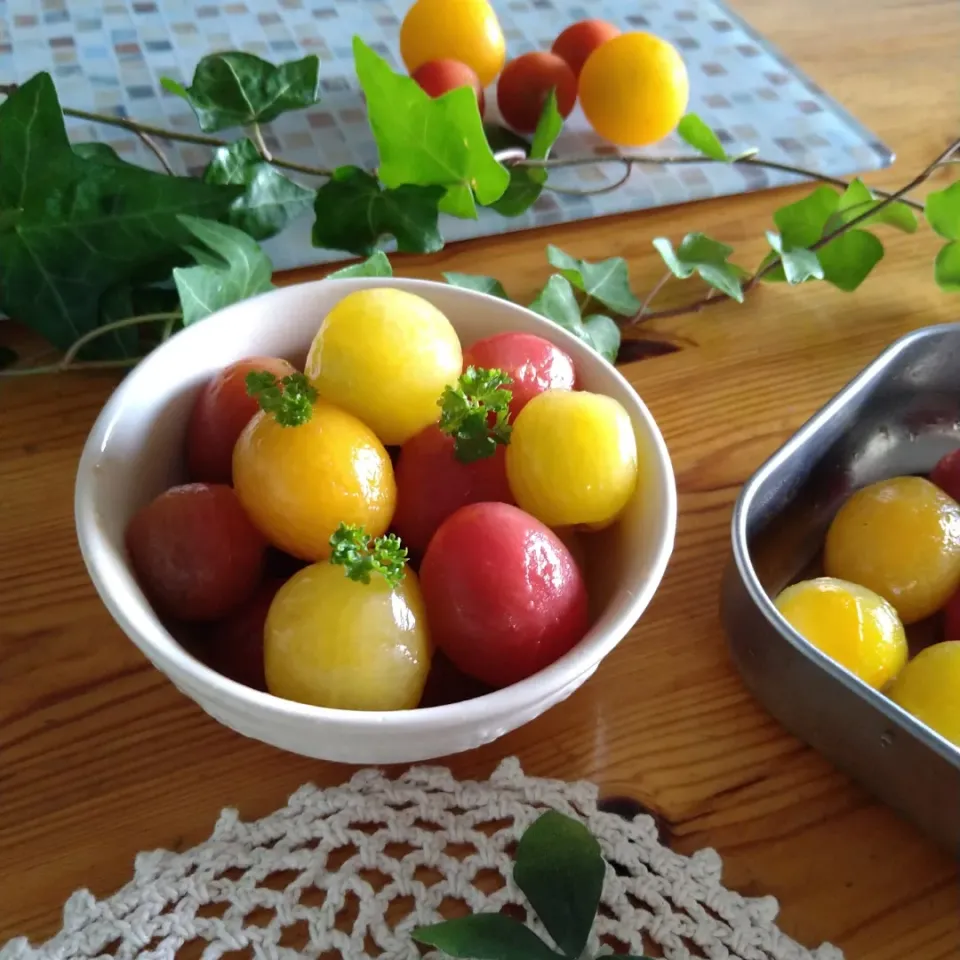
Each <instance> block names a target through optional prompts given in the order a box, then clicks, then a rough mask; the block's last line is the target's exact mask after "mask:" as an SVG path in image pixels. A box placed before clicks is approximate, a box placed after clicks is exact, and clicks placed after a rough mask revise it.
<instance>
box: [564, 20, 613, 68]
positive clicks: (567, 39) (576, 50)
mask: <svg viewBox="0 0 960 960" xmlns="http://www.w3.org/2000/svg"><path fill="white" fill-rule="evenodd" d="M618 36H620V28H619V27H615V26H614V25H613V24H612V23H607V21H606V20H580V21H579V22H578V23H572V24H570V26H569V27H567V29H566V30H564V31H563V33H561V34H560V36H559V37H557V39H556V40H554V41H553V46H552V47H551V48H550V52H551V53H555V54H556V55H557V56H558V57H560V58H561V59H562V60H564V61H566V64H567V66H568V67H570V69H571V70H572V71H573V74H574V76H576V77H579V76H580V71H581V70H582V69H583V65H584V64H585V63H586V62H587V58H588V57H589V56H590V54H591V53H593V51H594V50H596V49H597V47H599V46H601V45H602V44H604V43H606V42H607V41H608V40H612V39H613V38H614V37H618Z"/></svg>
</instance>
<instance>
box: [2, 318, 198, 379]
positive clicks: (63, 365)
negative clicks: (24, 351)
mask: <svg viewBox="0 0 960 960" xmlns="http://www.w3.org/2000/svg"><path fill="white" fill-rule="evenodd" d="M181 317H182V314H181V313H180V312H179V311H176V312H170V313H145V314H144V315H143V316H142V317H124V318H123V319H121V320H113V321H112V322H110V323H105V324H104V325H103V326H102V327H97V328H96V329H94V330H89V331H88V332H87V333H85V334H84V335H83V336H82V337H78V338H77V339H76V340H75V341H74V342H73V343H72V344H71V345H70V349H69V350H67V352H66V353H65V354H64V355H63V356H62V357H61V358H60V359H59V360H58V361H57V362H56V363H48V364H45V365H44V366H38V367H21V368H19V369H13V370H0V379H4V378H7V377H30V376H34V375H35V374H40V373H63V372H64V371H66V370H117V369H123V368H125V367H132V366H135V365H136V364H138V363H139V362H140V361H141V360H142V359H143V357H123V358H121V359H119V360H77V359H76V358H77V354H78V353H79V352H80V351H81V350H82V349H83V348H84V347H85V346H86V345H87V344H88V343H90V342H92V341H93V340H96V339H97V338H98V337H101V336H103V335H104V334H105V333H113V332H115V331H117V330H124V329H126V328H127V327H138V326H140V324H141V323H161V322H162V323H163V324H164V328H163V336H162V337H161V339H162V340H166V339H168V338H169V336H170V334H171V333H172V332H173V327H174V325H175V324H176V322H177V320H179V319H180V318H181Z"/></svg>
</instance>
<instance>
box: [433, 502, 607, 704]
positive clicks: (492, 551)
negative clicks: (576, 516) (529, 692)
mask: <svg viewBox="0 0 960 960" xmlns="http://www.w3.org/2000/svg"><path fill="white" fill-rule="evenodd" d="M420 586H421V588H422V590H423V599H424V603H425V604H426V608H427V618H428V620H429V622H430V632H431V635H432V636H433V639H434V641H435V642H436V644H437V646H438V648H439V649H441V650H442V651H443V652H444V653H445V654H446V655H447V656H448V657H449V658H450V660H451V661H452V662H453V664H454V665H455V666H456V667H458V668H459V669H460V670H461V671H463V672H464V673H466V674H467V675H468V676H471V677H474V678H475V679H477V680H480V681H481V682H483V683H486V684H489V685H490V686H492V687H505V686H507V685H508V684H511V683H517V682H518V681H520V680H523V679H524V678H525V677H529V676H531V675H532V674H534V673H536V672H537V671H538V670H542V669H543V668H544V667H546V666H548V665H549V664H551V663H553V661H554V660H556V659H558V658H559V657H561V656H563V654H565V653H566V652H567V651H568V650H570V649H571V648H572V647H574V646H575V645H576V644H577V643H578V642H579V641H580V639H581V638H582V637H583V635H584V633H586V630H587V626H588V619H587V618H588V614H587V589H586V586H585V584H584V581H583V576H582V575H581V573H580V571H579V569H578V568H577V565H576V563H575V562H574V560H573V557H572V556H571V555H570V551H569V550H568V549H567V548H566V547H565V546H564V545H563V542H562V541H561V540H560V539H559V537H557V535H556V534H555V533H553V531H552V530H550V529H549V528H548V527H545V526H544V525H543V524H542V523H540V522H539V521H538V520H535V519H534V518H533V517H531V516H530V515H529V514H527V513H524V512H523V511H522V510H520V509H519V508H518V507H514V506H510V505H509V504H506V503H475V504H471V505H470V506H466V507H463V508H461V509H460V510H458V511H457V512H456V513H455V514H453V516H451V517H450V518H448V519H447V520H446V521H445V522H444V524H443V525H442V526H441V527H440V529H439V530H437V532H436V533H435V534H434V536H433V539H432V540H431V541H430V546H429V547H427V553H426V556H425V557H424V558H423V563H422V565H421V567H420Z"/></svg>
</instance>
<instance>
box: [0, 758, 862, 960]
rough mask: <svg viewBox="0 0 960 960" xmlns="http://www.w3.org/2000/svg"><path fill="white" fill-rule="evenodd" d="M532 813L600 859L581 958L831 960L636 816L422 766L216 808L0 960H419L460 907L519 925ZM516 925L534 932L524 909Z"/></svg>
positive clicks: (543, 784) (4, 951)
mask: <svg viewBox="0 0 960 960" xmlns="http://www.w3.org/2000/svg"><path fill="white" fill-rule="evenodd" d="M548 808H552V809H555V810H559V811H561V812H562V813H565V814H567V815H568V816H572V817H576V818H577V819H579V820H581V821H582V822H583V823H585V824H586V825H587V827H588V828H589V830H590V831H591V832H592V833H593V834H594V836H596V837H597V839H598V841H599V842H600V846H601V848H602V850H603V854H604V856H605V858H606V859H607V862H608V867H607V875H606V879H605V881H604V888H603V901H602V904H601V907H600V910H599V913H598V917H597V922H596V924H595V928H594V932H593V934H592V936H591V940H590V942H589V944H588V947H587V953H588V954H589V955H590V956H595V955H598V954H604V953H611V952H629V953H631V954H644V953H646V954H648V955H651V956H654V957H661V956H662V957H666V958H668V960H688V958H707V960H843V957H842V954H841V953H840V951H839V950H837V949H836V948H835V947H832V946H830V945H827V944H825V945H823V946H820V947H819V948H817V949H816V950H812V951H811V950H807V949H805V948H804V947H802V946H800V944H798V943H796V942H795V941H793V940H791V939H790V938H789V937H787V936H786V935H785V934H783V933H781V931H780V930H779V929H778V928H777V926H776V925H775V922H774V921H775V919H776V915H777V909H778V907H777V902H776V900H775V899H774V898H773V897H759V898H748V897H742V896H740V895H739V894H737V893H734V892H733V891H731V890H727V889H726V888H725V887H724V886H723V885H722V884H721V882H720V877H721V869H722V865H721V861H720V857H719V856H718V855H717V854H716V852H714V851H713V850H699V851H697V852H696V853H695V854H693V856H691V857H685V856H681V855H680V854H677V853H674V852H673V851H671V850H669V849H667V848H666V847H663V846H661V845H660V844H659V843H658V841H657V829H656V825H655V823H654V821H653V820H652V819H651V818H650V817H648V816H646V815H641V816H638V817H636V818H635V819H633V820H631V821H628V820H626V819H624V818H623V817H620V816H617V815H615V814H613V813H605V812H603V811H601V810H599V809H598V807H597V788H596V787H595V786H593V785H591V784H588V783H563V782H560V781H554V780H539V779H533V778H530V777H526V776H524V774H523V771H522V770H521V769H520V764H519V763H518V762H517V761H516V760H515V759H508V760H505V761H504V762H503V763H502V764H501V765H500V767H499V768H498V769H497V771H496V772H495V773H494V775H493V776H492V777H491V778H490V780H489V781H486V782H482V783H480V782H476V783H474V782H460V781H458V780H456V779H455V778H454V777H453V776H452V774H451V773H450V772H449V771H448V770H445V769H441V768H437V767H420V768H414V769H411V770H409V771H408V772H407V773H405V774H404V775H403V776H401V777H400V778H399V779H397V780H389V779H387V778H386V777H385V776H384V775H383V774H382V773H380V772H379V771H376V770H363V771H361V772H360V773H357V774H356V775H355V776H354V777H353V778H352V779H351V780H350V782H349V783H348V784H345V785H344V786H341V787H334V788H332V789H329V790H319V789H317V788H316V787H314V786H305V787H302V788H301V789H300V790H298V791H297V792H296V793H295V794H294V795H293V796H292V797H291V798H290V802H289V803H288V804H287V806H286V807H284V808H283V809H282V810H277V811H276V812H275V813H272V814H270V815H269V816H267V817H264V818H263V819H262V820H257V821H254V822H252V823H244V822H243V821H241V820H240V819H239V817H238V816H237V814H236V811H233V810H229V809H228V810H225V811H224V812H223V813H222V814H221V816H220V819H219V822H218V823H217V825H216V828H215V829H214V831H213V834H212V836H211V837H210V839H209V840H206V841H205V842H203V843H201V844H200V845H199V846H197V847H194V848H193V849H192V850H188V851H186V852H185V853H172V852H169V851H162V850H161V851H155V852H152V853H143V854H140V855H139V856H138V857H137V859H136V869H135V875H134V879H133V881H132V882H131V883H129V884H128V885H127V886H125V887H123V888H122V889H121V890H120V891H119V892H117V893H116V894H114V895H113V896H111V897H109V898H108V899H106V900H96V899H95V898H94V897H93V896H92V895H91V894H90V893H89V892H88V891H86V890H81V891H78V892H77V893H75V894H74V895H73V896H72V897H71V898H70V899H69V900H68V901H67V903H66V906H65V908H64V915H63V928H62V930H61V931H60V933H58V934H57V935H56V936H54V937H53V938H52V939H51V940H49V941H48V942H47V943H45V944H43V945H42V946H39V947H33V946H31V945H30V944H29V943H28V942H27V941H26V940H25V939H23V938H19V939H16V940H12V941H10V942H9V943H8V944H6V946H4V947H3V948H0V960H72V958H79V957H103V956H107V957H116V958H117V960H127V958H133V957H137V958H140V960H173V958H175V957H176V958H178V960H180V958H192V960H198V958H201V957H202V958H203V960H214V958H219V957H221V956H223V955H224V954H229V955H230V956H231V958H234V957H241V956H249V957H256V958H260V957H270V958H273V957H277V958H290V960H293V958H297V957H312V958H323V960H332V958H335V957H343V958H345V960H363V958H367V957H381V958H384V960H419V957H420V956H421V951H420V949H418V948H417V946H416V945H415V944H414V943H413V941H412V940H411V939H410V936H409V933H410V931H411V930H412V929H414V928H415V927H417V926H421V925H424V924H430V923H435V922H437V921H438V920H441V919H444V918H450V917H452V916H459V915H463V914H464V913H466V912H468V911H472V912H475V913H476V912H490V911H500V912H505V913H509V914H511V915H513V916H516V917H518V918H520V919H522V918H523V916H524V914H525V913H526V908H525V907H524V906H523V904H524V899H523V896H522V894H521V893H520V891H519V890H518V889H517V888H516V886H515V885H514V883H513V880H512V869H513V864H512V860H511V854H512V851H513V850H514V849H515V845H516V841H517V840H518V838H519V837H520V836H521V834H522V833H523V831H524V830H525V829H526V828H527V827H528V826H529V825H530V824H531V823H532V822H533V821H534V820H535V819H536V818H537V817H538V816H539V815H540V814H541V813H542V812H543V811H544V810H545V809H548ZM527 922H528V923H529V924H530V925H531V926H532V927H533V928H534V929H535V930H536V931H537V932H538V933H539V934H540V935H541V936H545V932H544V930H543V928H542V927H541V926H540V924H539V922H538V921H537V919H536V917H535V916H534V915H533V913H532V911H531V912H529V913H527ZM547 939H548V942H549V938H547ZM427 956H429V957H439V956H440V955H439V954H437V953H430V954H427Z"/></svg>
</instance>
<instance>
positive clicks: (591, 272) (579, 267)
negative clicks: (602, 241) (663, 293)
mask: <svg viewBox="0 0 960 960" xmlns="http://www.w3.org/2000/svg"><path fill="white" fill-rule="evenodd" d="M547 261H548V262H549V263H550V266H552V267H556V268H557V269H558V270H559V271H560V272H561V273H562V274H563V275H564V276H565V277H566V278H567V279H568V280H569V281H570V282H571V283H572V284H573V285H574V286H575V287H576V288H577V289H578V290H582V291H583V292H584V293H585V294H586V295H587V296H588V297H592V298H593V299H594V300H596V301H598V302H599V303H602V304H603V305H604V306H605V307H607V308H608V309H610V310H612V311H613V312H614V313H619V314H620V315H621V316H624V317H630V316H633V314H635V313H636V312H637V311H638V310H639V309H640V307H641V303H640V301H639V300H638V299H637V298H636V297H635V296H634V295H633V291H632V290H631V289H630V274H629V270H628V269H627V261H626V260H624V259H623V257H611V258H610V259H609V260H601V261H600V262H599V263H590V262H589V261H587V260H577V259H575V258H574V257H571V256H570V254H568V253H564V252H563V250H561V249H560V248H559V247H555V246H553V244H548V245H547Z"/></svg>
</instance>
